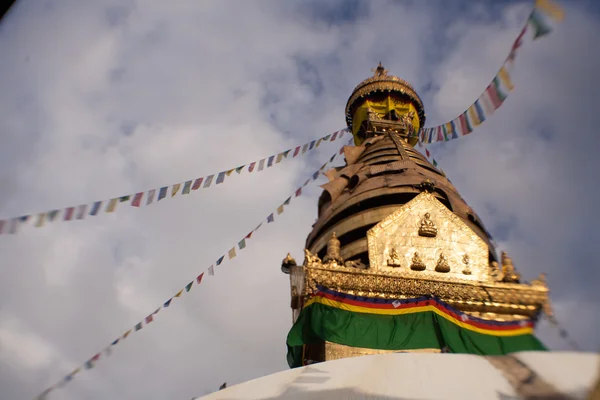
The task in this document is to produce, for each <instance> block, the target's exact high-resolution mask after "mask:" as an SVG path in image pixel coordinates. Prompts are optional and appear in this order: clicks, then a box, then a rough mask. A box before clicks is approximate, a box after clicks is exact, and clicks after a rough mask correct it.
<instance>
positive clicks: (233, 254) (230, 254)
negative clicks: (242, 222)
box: [227, 247, 236, 260]
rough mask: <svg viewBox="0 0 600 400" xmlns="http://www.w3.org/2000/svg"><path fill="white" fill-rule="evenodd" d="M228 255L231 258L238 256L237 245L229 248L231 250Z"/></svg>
mask: <svg viewBox="0 0 600 400" xmlns="http://www.w3.org/2000/svg"><path fill="white" fill-rule="evenodd" d="M227 256H228V257H229V259H230V260H231V259H232V258H234V257H235V256H236V254H235V247H232V248H231V249H229V252H228V253H227Z"/></svg>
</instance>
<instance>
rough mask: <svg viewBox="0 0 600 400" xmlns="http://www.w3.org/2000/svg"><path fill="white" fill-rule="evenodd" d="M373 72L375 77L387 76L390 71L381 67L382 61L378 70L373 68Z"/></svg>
mask: <svg viewBox="0 0 600 400" xmlns="http://www.w3.org/2000/svg"><path fill="white" fill-rule="evenodd" d="M371 71H373V76H387V73H388V70H387V69H385V68H383V65H381V61H379V65H378V66H377V68H371Z"/></svg>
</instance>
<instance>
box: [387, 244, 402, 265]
mask: <svg viewBox="0 0 600 400" xmlns="http://www.w3.org/2000/svg"><path fill="white" fill-rule="evenodd" d="M387 265H388V266H390V267H400V266H401V264H400V256H398V253H397V252H396V249H394V248H392V251H391V252H390V258H388V262H387Z"/></svg>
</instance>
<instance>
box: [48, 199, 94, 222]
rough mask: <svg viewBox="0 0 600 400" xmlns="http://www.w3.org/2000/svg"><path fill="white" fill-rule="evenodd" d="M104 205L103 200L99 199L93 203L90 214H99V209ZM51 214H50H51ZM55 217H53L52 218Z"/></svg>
mask: <svg viewBox="0 0 600 400" xmlns="http://www.w3.org/2000/svg"><path fill="white" fill-rule="evenodd" d="M101 205H102V202H101V201H97V202H95V203H94V204H93V205H92V208H91V210H90V215H96V214H98V210H99V209H100V206H101ZM49 216H50V215H49ZM52 219H54V218H51V220H52Z"/></svg>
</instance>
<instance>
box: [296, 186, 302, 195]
mask: <svg viewBox="0 0 600 400" xmlns="http://www.w3.org/2000/svg"><path fill="white" fill-rule="evenodd" d="M301 194H302V188H301V187H299V188H298V189H296V193H295V196H296V197H298V196H300V195H301Z"/></svg>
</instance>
